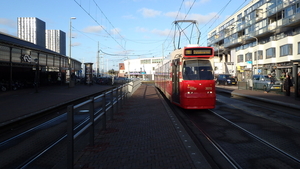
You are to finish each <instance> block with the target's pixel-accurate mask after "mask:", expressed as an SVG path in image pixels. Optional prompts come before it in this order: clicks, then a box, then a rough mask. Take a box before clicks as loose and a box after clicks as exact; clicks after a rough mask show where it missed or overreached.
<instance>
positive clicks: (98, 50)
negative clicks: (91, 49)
mask: <svg viewBox="0 0 300 169" xmlns="http://www.w3.org/2000/svg"><path fill="white" fill-rule="evenodd" d="M99 53H100V49H99V42H98V49H97V77H99Z"/></svg>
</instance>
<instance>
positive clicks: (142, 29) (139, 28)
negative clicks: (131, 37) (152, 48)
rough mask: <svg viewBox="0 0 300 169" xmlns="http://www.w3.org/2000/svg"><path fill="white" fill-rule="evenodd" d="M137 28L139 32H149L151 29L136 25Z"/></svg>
mask: <svg viewBox="0 0 300 169" xmlns="http://www.w3.org/2000/svg"><path fill="white" fill-rule="evenodd" d="M135 30H136V31H137V32H148V31H149V30H148V29H147V28H143V27H136V28H135Z"/></svg>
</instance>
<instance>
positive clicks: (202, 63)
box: [155, 45, 216, 109]
mask: <svg viewBox="0 0 300 169" xmlns="http://www.w3.org/2000/svg"><path fill="white" fill-rule="evenodd" d="M213 58H214V51H213V48H211V47H200V46H198V45H197V46H195V45H194V46H192V45H190V46H187V47H184V48H182V49H177V50H175V51H173V52H172V53H171V60H170V61H168V62H167V63H165V64H163V65H161V66H160V67H159V68H157V69H156V70H155V86H156V87H157V88H159V89H160V90H161V91H162V92H163V93H164V94H165V96H166V97H167V98H168V99H169V100H170V101H171V102H172V103H173V104H175V105H178V106H180V107H182V108H184V109H213V108H215V104H216V92H215V81H214V73H213V72H214V71H213V68H214V62H213Z"/></svg>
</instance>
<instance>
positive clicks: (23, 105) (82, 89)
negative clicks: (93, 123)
mask: <svg viewBox="0 0 300 169" xmlns="http://www.w3.org/2000/svg"><path fill="white" fill-rule="evenodd" d="M110 88H112V86H111V85H98V84H94V85H90V86H89V85H84V84H78V85H76V86H75V87H72V88H69V87H68V86H67V85H53V86H44V87H39V89H38V93H36V92H35V89H34V88H27V89H19V90H16V91H6V92H1V93H0V116H1V118H0V127H1V126H3V125H5V124H8V123H11V122H14V121H17V120H20V119H22V118H26V117H30V116H32V115H34V114H38V113H39V112H40V111H43V110H45V109H48V108H50V107H53V106H57V105H60V104H64V103H67V102H70V101H72V100H76V99H79V98H82V97H86V96H89V95H91V94H94V93H98V92H101V91H103V90H107V89H110Z"/></svg>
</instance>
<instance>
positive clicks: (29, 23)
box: [18, 17, 46, 47]
mask: <svg viewBox="0 0 300 169" xmlns="http://www.w3.org/2000/svg"><path fill="white" fill-rule="evenodd" d="M45 31H46V24H45V22H44V21H42V20H40V19H38V18H36V17H19V18H18V38H20V39H23V40H26V41H29V42H31V43H33V44H36V45H38V46H41V47H45Z"/></svg>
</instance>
